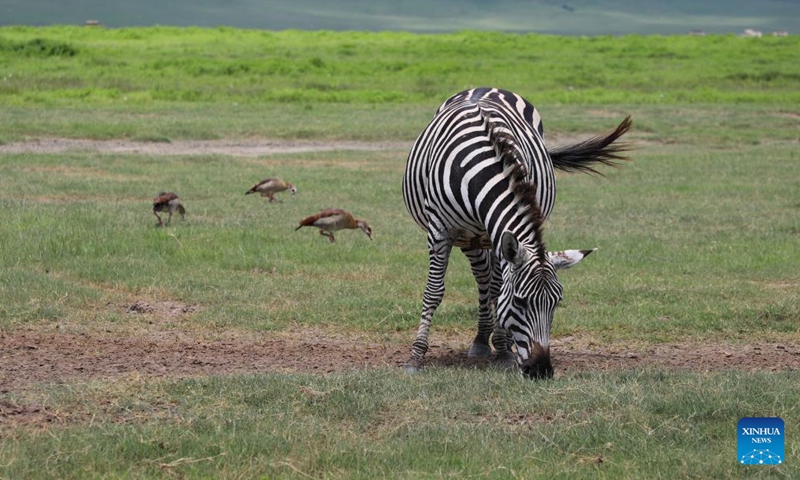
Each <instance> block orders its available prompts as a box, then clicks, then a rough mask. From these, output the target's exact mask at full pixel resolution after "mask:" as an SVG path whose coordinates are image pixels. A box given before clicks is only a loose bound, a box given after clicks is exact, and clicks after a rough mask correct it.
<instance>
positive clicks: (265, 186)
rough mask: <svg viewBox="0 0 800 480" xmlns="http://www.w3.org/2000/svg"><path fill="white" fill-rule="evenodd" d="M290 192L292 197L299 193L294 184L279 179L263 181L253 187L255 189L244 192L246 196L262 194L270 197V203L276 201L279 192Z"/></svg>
mask: <svg viewBox="0 0 800 480" xmlns="http://www.w3.org/2000/svg"><path fill="white" fill-rule="evenodd" d="M286 190H289V192H291V194H292V196H294V194H295V193H297V187H295V186H294V184H292V183H289V182H284V181H283V180H281V179H280V178H278V177H275V178H267V179H264V180H261V181H260V182H258V183H256V184H255V185H253V187H252V188H251V189H250V190H248V191H246V192H244V194H245V195H250V194H251V193H260V194H261V196H262V197H268V198H269V203H272V202H273V201H274V200H275V196H274V195H275V194H276V193H278V192H283V191H286Z"/></svg>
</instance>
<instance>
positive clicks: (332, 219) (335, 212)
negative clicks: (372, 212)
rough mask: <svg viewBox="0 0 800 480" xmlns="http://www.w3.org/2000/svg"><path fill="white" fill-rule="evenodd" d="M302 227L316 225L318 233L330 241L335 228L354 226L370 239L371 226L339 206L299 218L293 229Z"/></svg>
mask: <svg viewBox="0 0 800 480" xmlns="http://www.w3.org/2000/svg"><path fill="white" fill-rule="evenodd" d="M302 227H318V228H319V234H320V235H324V236H326V237H328V240H330V242H331V243H334V242H335V241H336V240H335V238H334V237H333V233H334V232H336V231H337V230H344V229H355V228H360V229H361V231H362V232H364V233H365V234H367V236H368V237H369V239H370V240H372V227H370V226H369V224H368V223H367V222H365V221H364V220H359V219H357V218H355V217H354V216H353V214H352V213H350V212H348V211H347V210H342V209H341V208H328V209H326V210H322V211H321V212H319V213H315V214H314V215H311V216H309V217H306V218H304V219H302V220H300V225H298V226H297V227H296V228H295V231H297V230H300V228H302Z"/></svg>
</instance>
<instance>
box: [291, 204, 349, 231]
mask: <svg viewBox="0 0 800 480" xmlns="http://www.w3.org/2000/svg"><path fill="white" fill-rule="evenodd" d="M345 215H349V213H347V212H346V211H344V210H342V209H341V208H328V209H326V210H323V211H321V212H319V213H315V214H314V215H310V216H308V217H306V218H304V219H302V220H300V226H302V227H307V226H309V225H314V224H315V223H316V222H317V221H319V220H321V219H328V220H331V221H334V220H336V218H334V217H338V218H341V217H342V216H345Z"/></svg>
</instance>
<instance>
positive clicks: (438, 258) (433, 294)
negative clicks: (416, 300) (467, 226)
mask: <svg viewBox="0 0 800 480" xmlns="http://www.w3.org/2000/svg"><path fill="white" fill-rule="evenodd" d="M451 250H452V245H451V244H450V243H448V242H447V241H445V240H443V239H439V240H437V239H436V238H434V236H433V235H432V234H431V233H430V232H429V233H428V252H429V256H430V261H429V264H428V283H427V284H426V285H425V295H424V296H423V297H422V315H421V316H420V319H419V328H417V336H416V338H415V339H414V344H413V345H412V346H411V358H410V359H409V360H408V362H406V365H405V371H406V372H408V373H417V372H420V371H421V370H422V365H423V358H424V357H425V353H427V351H428V335H429V333H430V329H431V319H432V318H433V314H434V312H436V308H437V307H438V306H439V304H440V303H442V298H443V297H444V274H445V272H446V271H447V264H448V262H449V261H450V251H451Z"/></svg>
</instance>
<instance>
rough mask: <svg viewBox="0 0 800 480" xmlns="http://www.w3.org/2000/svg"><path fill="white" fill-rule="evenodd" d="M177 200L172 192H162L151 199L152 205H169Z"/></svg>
mask: <svg viewBox="0 0 800 480" xmlns="http://www.w3.org/2000/svg"><path fill="white" fill-rule="evenodd" d="M177 198H178V196H177V195H175V194H174V193H173V192H163V193H160V194H159V195H158V196H157V197H156V198H154V199H153V205H158V204H162V203H169V202H171V201H172V200H176V199H177Z"/></svg>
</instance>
